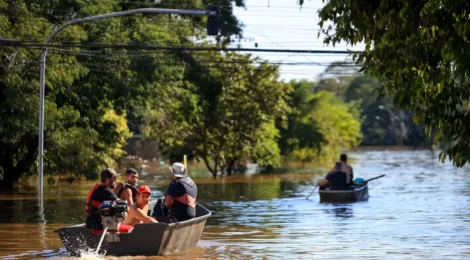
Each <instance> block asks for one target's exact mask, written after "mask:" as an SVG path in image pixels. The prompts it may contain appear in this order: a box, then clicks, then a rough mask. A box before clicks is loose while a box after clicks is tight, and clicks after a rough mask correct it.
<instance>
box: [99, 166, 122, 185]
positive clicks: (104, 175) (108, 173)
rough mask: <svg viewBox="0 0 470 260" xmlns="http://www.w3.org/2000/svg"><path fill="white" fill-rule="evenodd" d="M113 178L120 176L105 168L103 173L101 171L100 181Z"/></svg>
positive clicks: (111, 169)
mask: <svg viewBox="0 0 470 260" xmlns="http://www.w3.org/2000/svg"><path fill="white" fill-rule="evenodd" d="M115 176H121V174H117V173H116V171H115V170H114V169H113V168H106V169H104V170H103V171H101V181H102V182H104V181H106V178H110V179H111V178H112V177H115Z"/></svg>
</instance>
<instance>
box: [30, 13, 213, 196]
mask: <svg viewBox="0 0 470 260" xmlns="http://www.w3.org/2000/svg"><path fill="white" fill-rule="evenodd" d="M140 13H154V14H183V15H207V16H209V17H208V18H209V19H208V23H207V34H208V35H217V34H218V15H219V12H218V6H214V5H211V6H209V8H208V10H183V9H163V8H140V9H133V10H127V11H121V12H114V13H109V14H102V15H95V16H89V17H85V18H80V19H74V20H70V21H68V22H66V23H64V24H63V25H61V26H60V27H57V28H56V29H55V30H54V31H53V32H52V34H51V35H50V36H49V38H48V39H47V41H46V44H45V47H44V50H43V51H42V55H41V72H40V81H39V83H40V87H39V92H40V97H39V155H38V159H39V170H38V171H39V179H38V182H39V185H38V186H39V196H40V198H41V200H42V196H43V154H44V93H45V83H44V82H45V77H46V76H45V74H46V54H47V49H48V45H49V43H50V42H51V41H52V38H54V36H56V35H57V34H58V33H59V32H60V31H62V30H63V29H64V28H65V27H67V26H69V25H72V24H78V23H84V22H90V21H96V20H101V19H105V18H110V17H118V16H127V15H131V14H140Z"/></svg>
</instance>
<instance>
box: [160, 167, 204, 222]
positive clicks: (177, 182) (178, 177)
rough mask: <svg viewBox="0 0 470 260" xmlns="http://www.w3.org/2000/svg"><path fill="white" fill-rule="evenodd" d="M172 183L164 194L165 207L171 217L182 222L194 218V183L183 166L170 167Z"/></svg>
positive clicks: (195, 192)
mask: <svg viewBox="0 0 470 260" xmlns="http://www.w3.org/2000/svg"><path fill="white" fill-rule="evenodd" d="M170 171H171V173H172V174H173V181H172V182H171V183H170V185H169V186H168V189H167V190H166V193H165V207H167V208H169V209H170V211H171V213H170V215H171V217H174V218H176V219H177V220H178V221H184V220H188V219H191V218H194V217H195V216H196V198H197V186H196V183H194V181H193V180H192V179H191V178H190V177H189V176H188V171H187V169H186V167H185V166H184V164H182V163H178V162H176V163H174V164H173V165H172V166H171V167H170Z"/></svg>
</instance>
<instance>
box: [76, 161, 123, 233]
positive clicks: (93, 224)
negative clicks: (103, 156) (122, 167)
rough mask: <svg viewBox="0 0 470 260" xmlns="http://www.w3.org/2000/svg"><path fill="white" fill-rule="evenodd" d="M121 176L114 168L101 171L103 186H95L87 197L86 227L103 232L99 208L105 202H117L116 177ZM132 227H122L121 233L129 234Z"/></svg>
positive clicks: (119, 229)
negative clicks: (115, 191)
mask: <svg viewBox="0 0 470 260" xmlns="http://www.w3.org/2000/svg"><path fill="white" fill-rule="evenodd" d="M117 176H120V174H117V173H116V171H115V170H114V169H112V168H107V169H104V170H103V171H101V184H95V186H93V187H92V188H91V189H90V191H89V192H88V195H87V197H86V201H85V215H86V221H85V226H86V227H87V228H89V229H91V230H94V231H100V230H103V224H102V223H101V215H100V214H99V213H98V210H99V207H100V205H101V203H102V202H103V201H106V200H117V199H118V197H117V196H116V194H115V193H114V189H115V188H116V177H117ZM131 228H132V227H130V226H126V225H120V226H119V227H118V231H119V232H128V231H129V230H130V229H131Z"/></svg>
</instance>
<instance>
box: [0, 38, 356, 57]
mask: <svg viewBox="0 0 470 260" xmlns="http://www.w3.org/2000/svg"><path fill="white" fill-rule="evenodd" d="M0 46H14V47H25V48H30V47H39V48H45V47H56V48H93V49H95V48H97V49H129V50H168V51H224V52H225V51H237V52H272V53H276V52H281V53H314V54H352V53H359V51H349V50H306V49H261V48H231V47H229V48H218V47H200V46H196V47H182V46H155V45H140V44H102V43H87V44H82V43H73V42H71V43H68V42H62V43H61V44H55V43H53V44H50V45H45V44H43V43H35V42H30V43H27V42H23V41H19V40H10V39H0Z"/></svg>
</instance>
